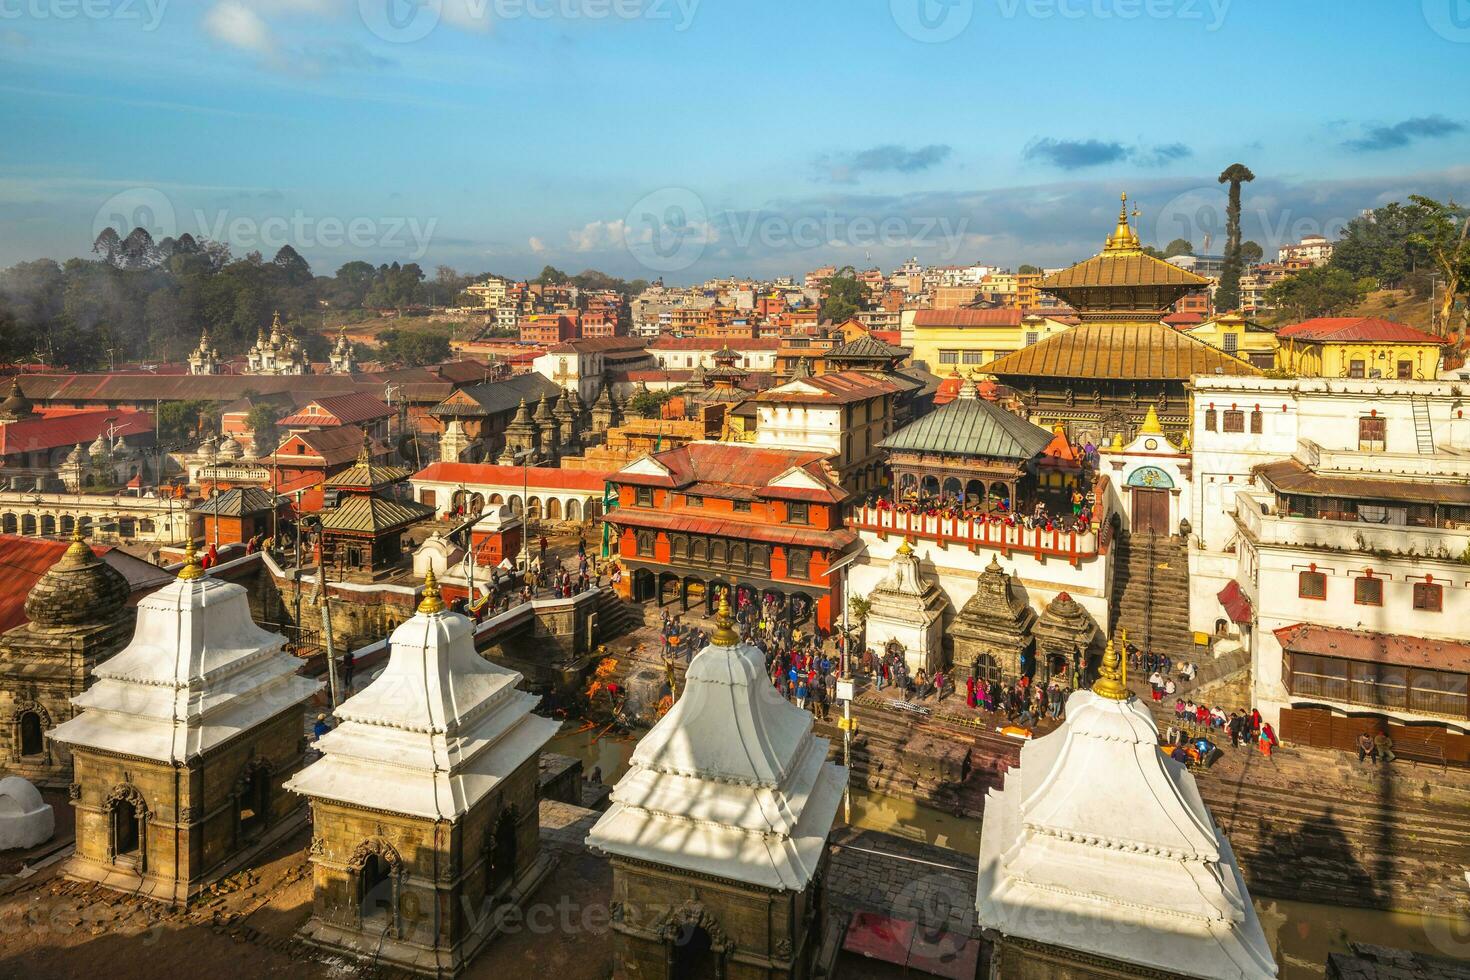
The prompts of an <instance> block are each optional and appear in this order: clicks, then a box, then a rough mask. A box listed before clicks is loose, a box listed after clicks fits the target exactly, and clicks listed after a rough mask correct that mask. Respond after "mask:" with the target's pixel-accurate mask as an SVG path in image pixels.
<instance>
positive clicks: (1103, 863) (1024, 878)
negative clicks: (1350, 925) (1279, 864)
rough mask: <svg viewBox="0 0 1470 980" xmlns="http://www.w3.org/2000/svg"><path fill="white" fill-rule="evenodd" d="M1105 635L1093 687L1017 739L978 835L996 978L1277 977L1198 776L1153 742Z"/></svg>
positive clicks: (980, 899) (980, 906) (1146, 714)
mask: <svg viewBox="0 0 1470 980" xmlns="http://www.w3.org/2000/svg"><path fill="white" fill-rule="evenodd" d="M1120 663H1121V655H1120V654H1119V653H1118V652H1117V651H1116V650H1115V649H1114V646H1113V644H1111V643H1109V644H1108V647H1107V651H1106V652H1105V653H1104V655H1103V661H1102V667H1101V671H1100V673H1101V676H1100V677H1099V678H1098V680H1097V681H1096V683H1094V684H1093V686H1092V690H1090V691H1089V690H1083V691H1077V692H1075V693H1073V694H1072V695H1071V696H1070V697H1069V698H1068V699H1067V714H1066V721H1065V722H1064V723H1063V724H1062V726H1061V727H1060V728H1058V729H1057V730H1056V731H1054V732H1052V733H1051V734H1049V735H1045V736H1043V737H1042V738H1039V739H1036V740H1035V741H1032V742H1028V743H1026V744H1025V745H1024V746H1023V747H1022V748H1021V763H1020V765H1019V766H1017V767H1015V768H1012V769H1011V770H1010V771H1009V772H1008V773H1006V776H1005V783H1004V786H1003V788H1000V789H992V790H991V791H990V794H989V796H988V798H987V799H986V803H985V823H984V826H983V827H982V828H981V831H980V874H979V885H978V890H977V893H976V911H977V913H978V921H979V925H980V926H981V928H982V930H983V931H984V935H985V936H986V938H987V939H988V940H989V941H990V943H991V949H990V973H989V976H991V977H993V978H996V980H1042V978H1050V977H1068V978H1073V980H1122V978H1125V977H1126V978H1137V977H1153V978H1158V980H1185V978H1195V980H1270V978H1273V977H1275V976H1276V962H1275V960H1274V959H1273V957H1272V955H1271V950H1270V947H1269V946H1268V945H1267V941H1266V935H1265V932H1264V931H1263V930H1262V928H1261V923H1260V920H1259V919H1257V917H1256V911H1255V908H1254V907H1253V906H1252V905H1251V898H1250V895H1249V893H1248V892H1247V891H1246V887H1245V881H1244V879H1243V878H1242V877H1241V874H1240V868H1239V867H1238V866H1237V864H1236V861H1235V855H1234V853H1233V852H1232V851H1231V849H1230V843H1229V842H1228V841H1227V840H1226V839H1225V836H1224V835H1223V834H1222V833H1221V832H1220V830H1219V828H1218V827H1217V826H1216V824H1215V821H1214V820H1213V819H1212V818H1211V816H1210V811H1209V810H1208V809H1207V808H1206V807H1205V804H1204V802H1203V801H1202V800H1201V799H1200V794H1199V789H1198V787H1197V786H1196V785H1195V781H1194V776H1193V775H1191V774H1190V772H1189V770H1188V769H1187V768H1185V766H1184V765H1183V764H1182V763H1179V762H1175V761H1174V760H1173V759H1170V758H1169V757H1168V756H1166V755H1164V754H1163V753H1162V752H1160V751H1159V730H1158V726H1157V725H1156V724H1155V723H1154V719H1153V715H1152V714H1151V713H1150V711H1149V709H1148V708H1147V707H1146V706H1145V705H1143V704H1142V703H1141V702H1139V701H1138V699H1136V698H1135V697H1134V696H1133V695H1132V694H1131V693H1130V692H1129V691H1128V688H1127V686H1126V685H1125V684H1124V683H1123V680H1122V677H1121V676H1120Z"/></svg>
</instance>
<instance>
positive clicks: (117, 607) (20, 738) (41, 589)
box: [0, 530, 133, 785]
mask: <svg viewBox="0 0 1470 980" xmlns="http://www.w3.org/2000/svg"><path fill="white" fill-rule="evenodd" d="M129 592H130V589H129V587H128V582H127V579H125V578H123V575H122V573H121V572H119V571H117V569H115V568H113V567H112V566H111V565H109V564H107V563H106V562H104V561H103V560H102V559H101V558H98V557H97V555H96V554H94V553H93V551H92V549H91V548H89V547H87V544H86V542H84V541H83V540H82V536H81V533H80V532H79V531H76V530H73V532H72V539H71V546H70V547H68V548H67V549H66V551H65V552H64V553H63V554H62V556H61V558H60V559H58V560H57V562H56V564H54V565H52V566H51V568H49V569H48V570H47V571H46V573H45V574H44V575H42V576H41V578H40V581H38V582H37V583H36V585H35V587H34V588H33V589H32V590H31V593H30V595H28V596H27V597H26V601H25V610H26V615H27V616H29V617H30V622H28V623H22V624H21V625H19V626H16V627H13V628H12V629H10V630H8V631H6V633H5V634H4V635H3V636H0V762H3V768H4V771H5V772H7V773H11V774H14V775H18V776H24V777H25V778H27V779H29V780H31V781H32V782H34V783H39V784H41V785H66V784H68V783H70V782H71V781H72V762H71V750H70V748H68V747H67V746H66V745H65V744H64V743H59V742H55V741H53V740H51V739H49V738H47V737H46V734H45V733H46V732H47V730H49V729H51V728H52V727H54V726H56V725H58V724H60V723H61V722H64V721H66V720H68V719H69V718H71V717H72V716H73V715H74V714H76V709H75V708H74V707H73V706H72V699H73V698H75V697H76V696H77V695H79V694H81V693H82V692H83V691H84V690H86V688H87V684H88V683H89V682H90V676H89V675H90V674H91V671H92V670H93V669H94V668H95V667H96V666H97V665H98V664H100V663H102V662H103V661H105V660H107V658H108V657H110V656H112V655H113V654H114V653H116V652H117V651H118V650H120V649H122V647H123V644H125V643H127V641H128V637H129V636H130V635H131V634H132V628H133V611H132V610H131V609H128V608H127V601H128V594H129Z"/></svg>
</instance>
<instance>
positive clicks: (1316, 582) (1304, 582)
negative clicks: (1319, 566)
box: [1296, 572, 1327, 599]
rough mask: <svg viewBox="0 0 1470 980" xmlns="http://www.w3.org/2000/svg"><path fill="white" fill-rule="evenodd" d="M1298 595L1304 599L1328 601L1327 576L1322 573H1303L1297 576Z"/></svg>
mask: <svg viewBox="0 0 1470 980" xmlns="http://www.w3.org/2000/svg"><path fill="white" fill-rule="evenodd" d="M1296 594H1297V595H1298V596H1299V597H1300V598H1303V599H1326V598H1327V576H1326V575H1325V574H1324V573H1322V572H1302V573H1301V574H1300V575H1298V576H1297V586H1296Z"/></svg>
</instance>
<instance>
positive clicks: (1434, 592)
mask: <svg viewBox="0 0 1470 980" xmlns="http://www.w3.org/2000/svg"><path fill="white" fill-rule="evenodd" d="M1414 608H1415V609H1418V610H1420V611H1421V612H1440V611H1442V610H1443V609H1444V586H1442V585H1436V584H1435V583H1433V582H1415V583H1414Z"/></svg>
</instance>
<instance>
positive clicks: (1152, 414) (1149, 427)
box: [1138, 405, 1164, 435]
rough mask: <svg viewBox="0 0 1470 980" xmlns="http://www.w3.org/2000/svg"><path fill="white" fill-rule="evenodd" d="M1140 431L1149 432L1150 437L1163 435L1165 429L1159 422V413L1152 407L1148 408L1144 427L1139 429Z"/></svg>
mask: <svg viewBox="0 0 1470 980" xmlns="http://www.w3.org/2000/svg"><path fill="white" fill-rule="evenodd" d="M1138 431H1139V432H1147V433H1148V434H1149V435H1162V434H1163V432H1164V427H1163V425H1162V424H1160V422H1159V413H1158V412H1156V411H1154V407H1153V406H1152V405H1150V406H1149V407H1148V414H1147V415H1145V416H1144V417H1143V425H1141V426H1139V427H1138Z"/></svg>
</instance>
